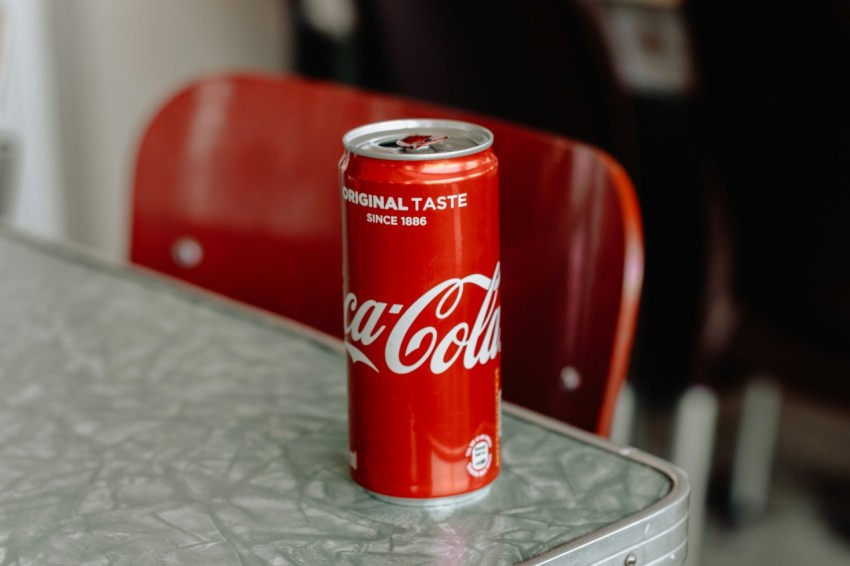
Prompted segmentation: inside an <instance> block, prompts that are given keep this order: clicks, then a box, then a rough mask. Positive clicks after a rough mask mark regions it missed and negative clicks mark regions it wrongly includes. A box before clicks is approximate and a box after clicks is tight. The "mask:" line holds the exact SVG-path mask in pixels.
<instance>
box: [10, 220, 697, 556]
mask: <svg viewBox="0 0 850 566" xmlns="http://www.w3.org/2000/svg"><path fill="white" fill-rule="evenodd" d="M506 405H507V404H506ZM505 412H506V414H505V417H504V422H503V446H504V448H503V461H504V464H503V465H504V468H503V471H502V473H501V475H500V477H499V479H498V480H496V482H495V483H494V484H493V488H492V489H491V490H490V492H489V494H488V495H487V496H486V497H484V498H482V499H479V500H477V501H475V502H472V503H469V504H465V505H458V506H446V507H436V508H430V509H427V508H426V509H422V508H410V507H402V506H394V505H391V504H388V503H384V502H382V501H379V500H377V499H375V498H373V497H371V496H369V495H368V494H367V493H366V492H364V491H363V490H362V489H361V488H360V487H358V486H357V485H355V484H354V483H353V482H352V481H351V480H350V479H349V476H348V468H347V460H346V447H347V419H346V380H345V358H344V356H343V350H342V348H341V347H340V344H339V343H338V342H337V341H335V340H334V339H331V338H328V337H325V336H323V335H320V334H318V333H315V332H312V331H310V330H309V329H306V328H305V327H302V326H299V325H297V324H296V323H293V322H291V321H287V320H284V319H281V318H278V317H275V316H273V315H269V314H265V313H262V312H259V311H257V310H254V309H251V308H249V307H243V306H240V305H236V304H235V303H232V302H229V301H227V300H225V299H220V298H218V297H216V296H213V295H211V294H208V293H205V292H203V291H199V290H196V289H193V288H190V287H188V286H185V285H182V284H179V283H176V282H174V281H169V280H166V279H165V278H162V277H158V276H156V275H153V274H150V273H145V272H143V271H141V270H138V269H135V268H130V267H126V266H123V267H122V266H114V265H110V264H108V263H106V262H104V261H100V260H97V259H95V258H93V257H91V256H89V255H87V254H86V253H83V252H80V251H75V250H73V249H71V248H69V247H68V246H65V245H58V244H49V243H45V242H41V241H37V240H35V239H33V238H31V237H28V236H24V235H22V234H20V233H17V232H13V231H11V230H10V229H8V228H2V227H0V563H4V564H21V565H23V564H48V563H49V564H87V565H101V564H102V565H107V564H243V565H252V564H272V565H283V564H369V565H372V564H379V565H380V564H393V565H396V564H428V563H439V564H488V565H490V564H511V563H517V562H523V561H525V563H527V564H544V563H545V564H582V565H583V564H616V565H618V566H620V565H623V564H636V565H637V566H645V565H647V564H655V563H661V562H663V564H669V565H672V564H681V563H682V562H683V561H684V558H685V553H686V535H687V497H688V491H689V488H688V483H687V479H686V477H685V476H684V475H683V474H682V472H681V471H679V470H678V469H676V468H675V467H673V466H671V465H669V464H667V463H665V462H663V461H661V460H658V459H656V458H653V457H651V456H649V455H646V454H643V453H641V452H639V451H636V450H633V449H628V448H622V449H621V448H617V447H615V446H613V445H611V444H608V443H607V442H605V441H603V440H600V439H598V438H597V437H595V436H593V435H590V434H587V433H583V432H581V431H578V430H576V429H573V428H571V427H568V426H566V425H563V424H560V423H557V422H554V421H551V420H548V419H545V418H543V417H540V416H537V415H535V414H532V413H530V412H528V411H525V410H523V409H520V408H518V407H513V406H510V405H507V406H506V407H505Z"/></svg>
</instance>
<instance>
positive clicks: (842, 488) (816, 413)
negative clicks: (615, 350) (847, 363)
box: [698, 392, 850, 566]
mask: <svg viewBox="0 0 850 566" xmlns="http://www.w3.org/2000/svg"><path fill="white" fill-rule="evenodd" d="M721 407H722V410H721V418H720V422H721V425H720V426H719V427H718V441H719V446H720V448H721V449H720V450H719V453H718V455H717V458H716V460H717V462H716V464H715V468H717V469H719V470H721V471H719V472H717V473H716V475H717V476H718V477H722V476H723V473H722V469H723V467H724V466H725V462H726V461H727V458H728V456H729V454H730V453H731V451H730V450H729V449H728V446H729V445H731V442H730V441H729V440H730V438H732V437H733V435H732V434H730V431H732V430H734V427H733V426H732V424H731V423H733V422H734V418H733V417H734V414H735V411H736V408H737V407H736V402H735V399H723V400H722V402H721ZM724 423H725V424H724ZM773 469H774V478H773V483H772V485H771V493H770V499H769V504H768V508H767V510H766V513H765V514H764V515H763V516H762V517H761V518H760V519H759V520H757V521H755V522H753V523H751V524H746V525H740V526H733V525H731V524H730V523H729V521H728V520H727V519H726V515H725V513H723V505H722V504H721V502H722V501H723V497H722V496H720V495H719V494H721V493H722V492H723V488H722V486H723V483H724V482H723V481H722V480H721V481H718V482H716V485H714V486H713V487H712V495H711V496H710V498H709V514H708V517H707V519H706V521H707V522H706V530H705V532H704V538H703V544H702V556H701V560H700V561H699V562H698V563H699V565H700V566H735V565H739V564H740V565H749V564H758V565H762V564H770V565H778V566H796V565H805V566H833V565H834V566H839V565H842V566H843V565H848V564H850V407H844V408H841V407H836V406H827V405H825V404H823V403H821V404H818V403H817V402H815V401H813V400H811V399H807V398H800V397H799V396H795V395H793V394H788V393H787V392H786V393H785V394H784V395H783V403H782V413H781V425H780V431H779V437H778V439H777V449H776V452H775V461H774V467H773Z"/></svg>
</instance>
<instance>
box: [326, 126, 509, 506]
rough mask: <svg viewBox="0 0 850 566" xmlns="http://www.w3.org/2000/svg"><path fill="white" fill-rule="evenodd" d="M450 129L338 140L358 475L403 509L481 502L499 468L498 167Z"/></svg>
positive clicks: (482, 146) (481, 143) (466, 134)
mask: <svg viewBox="0 0 850 566" xmlns="http://www.w3.org/2000/svg"><path fill="white" fill-rule="evenodd" d="M492 143H493V134H492V133H491V132H490V131H489V130H487V129H485V128H483V127H480V126H477V125H473V124H469V123H466V122H457V121H451V120H424V119H416V120H395V121H390V122H380V123H375V124H369V125H366V126H362V127H360V128H356V129H354V130H351V131H350V132H348V133H347V134H345V136H344V137H343V145H344V146H345V152H344V154H343V156H342V159H341V160H340V164H339V170H340V189H341V195H342V218H343V281H344V283H343V286H344V293H343V294H344V298H343V311H344V321H345V349H346V352H347V357H348V400H349V402H348V410H349V425H350V427H349V442H350V446H349V448H350V453H349V456H350V469H351V475H352V477H353V479H354V481H355V482H357V483H358V484H360V485H362V486H363V487H365V488H366V489H367V490H368V491H370V492H372V493H373V494H375V495H376V496H378V497H380V498H382V499H385V500H388V501H392V502H395V503H402V504H412V505H417V504H424V505H431V504H441V503H446V502H458V501H462V500H466V499H470V498H473V497H477V496H479V495H481V494H483V493H484V492H485V489H484V488H486V487H488V486H489V485H490V483H491V482H492V481H493V480H494V479H495V478H496V476H497V475H498V473H499V467H500V463H499V462H500V459H499V451H500V446H499V442H500V439H499V436H500V413H501V385H500V375H499V372H500V361H501V353H500V350H501V335H500V326H499V319H500V314H501V307H500V292H499V281H500V277H501V276H500V267H499V190H498V163H497V160H496V156H495V155H494V153H493V151H492V149H491V146H492Z"/></svg>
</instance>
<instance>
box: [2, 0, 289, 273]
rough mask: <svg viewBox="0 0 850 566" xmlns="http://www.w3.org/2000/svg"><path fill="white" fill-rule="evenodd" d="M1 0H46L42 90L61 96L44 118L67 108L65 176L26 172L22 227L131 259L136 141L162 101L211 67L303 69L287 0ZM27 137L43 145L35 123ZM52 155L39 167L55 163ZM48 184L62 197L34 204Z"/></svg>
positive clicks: (18, 0)
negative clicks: (46, 228)
mask: <svg viewBox="0 0 850 566" xmlns="http://www.w3.org/2000/svg"><path fill="white" fill-rule="evenodd" d="M0 2H5V3H13V4H20V5H30V4H33V3H34V4H38V5H40V6H41V7H42V10H41V11H42V12H45V13H44V14H41V15H42V18H41V19H40V20H39V26H40V33H39V34H37V35H40V38H39V41H38V42H39V43H40V46H41V49H42V50H43V51H46V52H47V53H46V55H45V56H44V57H43V59H44V60H45V62H39V65H43V67H44V68H45V71H44V73H43V74H44V75H45V77H47V78H46V79H45V81H44V83H43V85H40V87H41V88H43V89H44V93H45V94H44V95H43V96H44V97H46V98H48V99H50V104H45V105H44V106H45V107H48V109H49V110H50V112H48V113H47V114H46V115H45V116H44V119H45V120H46V121H48V122H50V121H51V118H55V117H56V116H58V122H57V121H55V120H54V122H53V124H52V125H51V128H54V129H55V130H56V132H52V130H51V128H46V129H47V130H51V132H52V133H54V134H56V135H58V143H56V142H55V139H54V143H53V145H52V147H53V148H57V147H58V148H59V150H60V158H59V160H58V161H59V163H58V164H53V163H50V164H49V167H48V168H52V169H54V171H55V172H53V173H44V172H43V174H47V175H48V176H49V175H53V176H54V177H58V179H57V178H54V179H52V180H51V179H43V178H37V177H33V176H32V174H31V175H30V177H27V178H25V179H22V180H21V188H22V189H23V190H22V192H21V194H22V196H23V197H24V198H22V199H20V201H19V203H18V204H19V209H20V210H19V211H18V212H16V219H17V223H18V224H20V225H22V226H24V227H25V228H32V229H34V228H36V227H37V226H43V225H45V224H49V225H51V230H50V231H51V232H52V233H55V234H59V235H63V234H64V235H67V236H68V237H69V238H70V239H72V240H76V241H78V242H81V243H83V244H85V245H88V246H91V247H94V248H96V249H98V250H100V251H101V252H104V253H105V254H106V255H108V256H110V257H113V258H116V259H120V258H123V257H125V255H126V248H127V230H128V226H127V219H128V214H129V209H128V207H129V195H130V184H131V180H132V167H133V160H134V154H135V150H136V145H137V143H138V139H139V136H140V135H141V132H142V129H143V127H144V125H145V123H146V122H147V120H148V119H149V117H150V116H151V114H152V113H153V112H154V110H155V109H156V108H157V106H158V105H159V104H160V103H162V102H163V101H164V100H165V99H166V98H167V97H168V96H169V95H170V94H171V93H173V92H174V91H175V90H177V89H178V88H180V86H181V85H183V84H184V83H185V82H187V81H189V80H190V79H192V78H194V77H196V76H199V75H202V74H205V73H209V72H214V71H217V70H232V69H243V70H246V69H253V70H267V71H275V72H280V71H283V70H286V69H289V68H290V67H291V65H290V62H291V59H290V57H291V53H292V46H291V39H292V33H291V28H290V24H289V16H288V14H289V12H288V6H289V3H288V2H287V1H286V0H120V1H117V0H0ZM34 19H38V18H34ZM45 30H46V31H47V32H48V33H44V32H45ZM13 31H20V32H21V33H22V34H23V35H26V33H28V32H27V30H13ZM51 43H52V45H51ZM14 55H15V54H13V57H14ZM51 57H52V58H53V62H54V63H55V64H54V63H51V61H50V59H51ZM16 63H19V64H20V63H21V61H20V60H18V61H16ZM51 68H52V70H54V71H55V73H51ZM31 82H32V81H31ZM51 82H52V83H53V84H51ZM33 88H35V87H33ZM54 109H55V112H54ZM23 137H24V138H25V139H23V140H22V141H23V142H24V145H32V140H31V139H30V138H32V137H33V133H32V129H29V130H27V131H26V132H24V135H23ZM48 145H49V144H48ZM43 150H44V148H41V151H42V152H43ZM48 153H49V152H48ZM43 158H44V156H39V157H38V164H39V165H41V164H42V163H48V162H49V161H50V160H44V161H43ZM54 161H55V160H54ZM56 172H58V173H56ZM48 186H50V187H51V188H50V190H49V191H48V193H46V194H45V198H46V199H48V200H49V201H50V202H44V200H43V199H42V200H40V201H39V202H37V203H32V204H30V203H29V201H30V200H32V199H31V198H30V196H29V193H36V192H38V191H42V192H44V189H45V187H48ZM30 209H32V210H30ZM36 209H37V210H36ZM57 209H58V210H59V211H60V214H59V217H57V214H56V210H57ZM42 231H43V230H42Z"/></svg>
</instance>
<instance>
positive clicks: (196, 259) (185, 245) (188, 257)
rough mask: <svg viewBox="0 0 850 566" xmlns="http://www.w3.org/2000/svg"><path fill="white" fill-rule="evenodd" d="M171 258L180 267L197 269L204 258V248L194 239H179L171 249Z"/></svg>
mask: <svg viewBox="0 0 850 566" xmlns="http://www.w3.org/2000/svg"><path fill="white" fill-rule="evenodd" d="M171 257H172V259H174V263H176V264H177V265H179V266H180V267H183V268H186V269H190V268H192V267H197V265H198V264H199V263H201V260H202V259H203V258H204V248H203V247H201V244H200V243H198V241H197V240H195V239H194V238H180V239H179V240H177V241H176V242H174V245H173V246H172V247H171Z"/></svg>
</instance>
